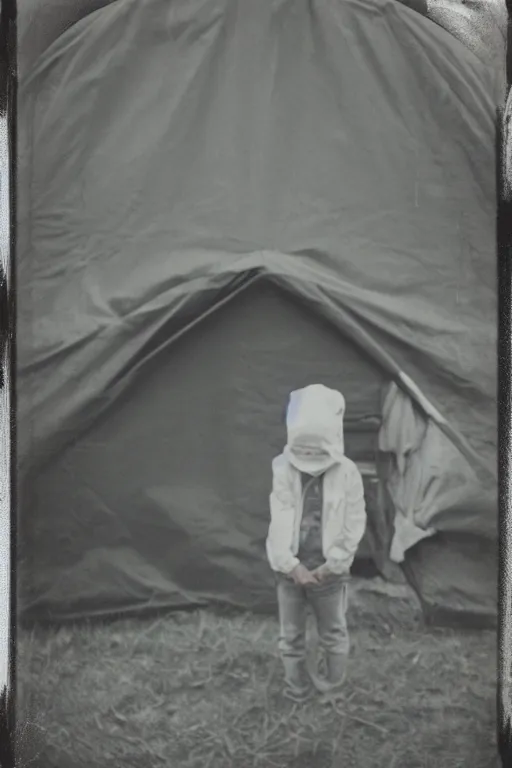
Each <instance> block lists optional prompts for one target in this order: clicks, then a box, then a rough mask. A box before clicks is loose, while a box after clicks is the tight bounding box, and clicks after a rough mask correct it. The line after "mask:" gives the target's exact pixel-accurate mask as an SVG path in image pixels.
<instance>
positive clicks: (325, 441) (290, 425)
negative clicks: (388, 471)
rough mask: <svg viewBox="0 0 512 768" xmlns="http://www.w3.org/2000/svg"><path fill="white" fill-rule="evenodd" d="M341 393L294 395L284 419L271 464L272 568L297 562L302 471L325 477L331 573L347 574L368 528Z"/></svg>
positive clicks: (314, 388)
mask: <svg viewBox="0 0 512 768" xmlns="http://www.w3.org/2000/svg"><path fill="white" fill-rule="evenodd" d="M344 414H345V400H344V398H343V396H342V395H341V393H339V392H336V391H335V390H332V389H328V388H327V387H324V386H323V385H322V384H313V385H311V386H309V387H306V388H305V389H301V390H297V391H296V392H292V393H291V395H290V402H289V406H288V411H287V417H286V422H287V423H286V426H287V432H288V441H287V444H286V447H285V449H284V451H283V453H282V454H281V455H279V456H277V457H276V458H275V459H274V461H273V462H272V493H271V495H270V526H269V531H268V536H267V542H266V548H267V557H268V561H269V563H270V567H271V568H272V570H274V571H277V572H280V573H285V574H287V573H290V572H291V571H292V570H293V569H294V568H295V567H296V566H297V565H298V564H299V560H298V558H297V553H298V550H299V534H300V525H301V520H302V512H303V494H302V478H301V472H306V473H308V474H311V475H319V474H324V480H323V510H322V550H323V556H324V558H325V561H326V564H327V567H328V568H329V570H330V571H331V572H332V573H335V574H341V573H346V572H347V571H348V570H349V569H350V566H351V565H352V562H353V560H354V556H355V554H356V551H357V548H358V546H359V543H360V541H361V539H362V537H363V535H364V531H365V527H366V508H365V501H364V490H363V480H362V477H361V474H360V472H359V470H358V469H357V467H356V465H355V464H354V462H353V461H351V460H350V459H349V458H347V457H346V456H345V452H344V440H343V417H344Z"/></svg>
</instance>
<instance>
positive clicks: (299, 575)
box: [291, 563, 318, 587]
mask: <svg viewBox="0 0 512 768" xmlns="http://www.w3.org/2000/svg"><path fill="white" fill-rule="evenodd" d="M291 576H292V579H293V580H294V582H295V583H296V584H298V585H299V586H301V587H305V586H307V585H308V584H318V580H317V578H316V576H315V574H314V573H311V571H310V570H308V569H307V568H306V566H305V565H302V563H299V564H298V565H297V566H296V567H295V568H294V569H293V571H292V573H291Z"/></svg>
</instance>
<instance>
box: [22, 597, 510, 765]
mask: <svg viewBox="0 0 512 768" xmlns="http://www.w3.org/2000/svg"><path fill="white" fill-rule="evenodd" d="M349 623H350V624H351V627H352V641H353V649H352V656H351V664H350V670H349V674H348V679H347V682H346V689H345V695H344V698H343V699H342V700H340V701H338V702H333V701H329V700H322V699H321V698H318V699H317V700H314V701H313V702H311V703H310V704H308V705H306V706H304V707H293V706H291V705H290V704H288V703H287V702H286V701H284V700H283V699H282V696H281V667H280V662H279V659H278V657H277V653H276V633H277V623H276V620H275V619H274V618H261V617H257V616H251V615H249V614H231V615H229V614H222V613H214V612H207V611H195V612H192V613H186V612H183V613H175V614H173V615H170V616H166V617H162V618H159V619H157V620H152V621H120V622H115V623H113V624H110V625H89V626H83V625H82V626H79V627H78V626H76V627H64V628H61V629H60V630H58V631H51V630H42V629H39V630H37V631H32V632H30V633H25V634H23V635H22V637H21V638H20V657H19V676H20V702H19V713H20V714H19V719H20V729H21V730H20V739H19V742H20V761H19V765H20V768H24V766H26V765H32V766H34V768H36V767H37V768H39V766H41V768H46V766H48V767H50V766H54V767H55V768H94V766H102V767H103V766H105V767H108V768H117V766H119V768H121V767H122V768H128V767H129V766H134V768H135V767H136V768H146V766H147V768H159V766H172V768H196V766H197V768H203V767H204V768H340V766H343V768H352V767H353V768H361V766H364V767H365V768H383V767H384V766H385V768H490V767H491V766H493V765H495V764H496V763H495V743H494V728H495V726H494V723H495V710H494V700H495V676H496V675H495V636H494V634H493V633H489V632H481V633H473V634H470V633H456V632H449V631H427V630H425V629H424V628H423V627H422V625H421V620H420V618H419V616H418V610H417V606H416V605H415V603H414V602H413V601H411V600H410V599H403V598H394V599H390V598H389V597H386V596H385V595H382V594H374V593H369V592H366V591H360V592H359V593H358V594H356V596H355V599H354V601H353V605H352V607H351V610H350V617H349Z"/></svg>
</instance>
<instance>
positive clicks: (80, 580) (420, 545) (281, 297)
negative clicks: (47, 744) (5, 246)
mask: <svg viewBox="0 0 512 768" xmlns="http://www.w3.org/2000/svg"><path fill="white" fill-rule="evenodd" d="M81 15H82V14H81ZM83 16H84V17H83V18H81V20H80V21H77V22H76V23H74V24H72V25H71V26H70V27H69V28H68V29H67V31H65V32H64V33H63V34H61V35H60V36H58V37H57V38H56V39H54V40H53V42H52V43H51V44H50V45H49V47H47V48H45V50H44V51H43V52H42V53H41V55H40V57H39V58H38V59H37V61H35V62H33V65H32V66H31V68H30V71H29V72H27V73H26V75H25V76H24V78H23V81H22V83H21V88H20V96H19V98H20V110H21V114H20V121H19V122H20V123H21V124H22V125H23V126H26V130H25V131H24V132H23V133H22V135H21V136H20V142H19V144H20V166H21V167H20V171H19V179H20V195H21V201H20V223H19V228H20V232H21V233H22V234H21V237H20V247H19V255H18V259H19V262H18V269H19V275H18V280H19V286H20V288H19V296H18V307H19V325H18V345H19V350H18V364H19V376H18V391H19V393H18V398H19V420H18V423H19V437H20V445H19V455H20V467H21V469H22V484H21V488H20V532H21V538H22V542H21V551H22V556H23V563H24V565H23V569H22V575H23V588H22V609H23V611H24V613H25V615H26V616H31V617H33V618H54V619H65V618H71V617H76V616H83V615H92V614H98V613H101V614H112V613H115V612H119V611H124V610H136V609H141V608H145V607H146V608H147V607H163V606H167V607H168V606H176V605H184V604H188V603H190V602H197V601H207V600H223V601H227V602H230V603H233V604H237V605H243V606H246V607H251V608H253V609H266V608H268V607H270V606H271V604H272V600H273V590H272V579H271V575H270V573H269V571H268V568H267V566H266V563H265V560H264V551H263V542H264V537H265V534H266V526H267V520H268V510H267V505H268V491H269V481H270V461H271V458H272V456H273V455H274V454H275V453H276V452H277V451H279V450H280V448H281V446H282V441H283V436H284V431H283V424H282V417H283V411H284V406H285V402H286V396H287V394H288V392H289V391H290V390H291V389H294V388H296V387H299V386H303V385H305V384H307V383H312V382H314V381H322V382H324V383H325V384H327V385H330V386H335V387H338V388H340V389H341V390H342V391H343V392H344V394H345V395H346V398H347V408H348V410H347V416H348V421H347V432H348V434H347V451H348V453H349V454H350V455H352V456H353V457H354V458H355V459H356V460H357V461H359V462H360V464H361V466H362V467H363V469H365V473H366V475H365V476H366V483H367V494H368V502H369V507H370V512H371V515H370V518H371V519H370V530H369V532H368V536H367V538H366V540H365V544H364V547H363V550H362V552H361V553H360V554H361V556H365V557H372V558H373V560H374V561H375V563H376V564H377V566H378V567H379V568H380V569H381V570H385V569H386V557H387V555H389V554H391V557H392V558H393V559H394V560H395V561H397V562H398V561H402V562H403V564H404V567H405V571H406V573H407V576H408V578H409V579H410V580H411V582H412V583H413V584H414V586H415V587H416V589H417V590H418V593H419V594H420V596H421V598H422V600H423V603H424V607H425V610H426V612H427V615H429V616H430V617H431V618H432V619H437V620H441V619H443V618H446V617H448V616H449V617H451V618H452V619H453V618H454V617H456V618H458V619H459V620H463V619H464V620H471V621H473V622H477V623H483V622H485V621H493V620H494V614H495V606H496V597H495V562H496V561H495V553H494V549H495V543H496V507H495V485H496V469H495V449H496V417H495V368H496V351H495V335H496V318H495V304H496V301H495V299H496V286H495V235H494V228H495V198H494V194H495V178H494V168H495V163H494V117H495V107H496V99H497V96H496V92H497V90H496V72H497V71H498V69H497V68H495V67H492V66H490V65H489V64H488V63H486V62H485V61H482V60H481V59H480V58H479V57H478V56H476V55H475V53H474V52H472V51H470V50H468V48H467V47H466V46H465V45H463V44H462V43H461V42H459V41H457V40H456V39H455V38H454V36H453V35H451V34H449V33H448V32H446V31H445V30H443V29H442V28H441V27H440V26H438V25H436V24H434V23H433V22H432V21H430V20H429V19H428V18H426V17H425V16H424V15H422V14H421V13H419V12H417V11H415V10H414V9H413V8H409V7H405V6H404V5H402V4H398V3H395V2H383V0H372V1H371V2H370V1H369V0H350V1H348V0H343V1H342V0H339V2H336V3H333V2H331V1H329V2H327V0H315V2H313V3H312V2H306V1H305V0H304V1H302V0H298V1H295V2H293V3H291V2H284V0H283V2H270V1H269V2H260V3H258V4H255V3H252V2H251V1H250V0H244V1H243V2H242V1H241V0H238V1H237V2H235V1H234V0H194V1H193V2H190V0H187V2H185V0H173V2H169V1H168V0H145V1H144V2H141V0H138V1H137V2H135V0H123V2H120V1H119V0H118V1H117V2H115V3H112V4H110V5H108V6H106V7H104V8H102V9H100V10H97V11H96V12H94V13H92V14H90V15H87V14H83ZM50 37H51V36H50ZM22 39H23V37H22ZM377 477H378V478H379V479H380V482H377ZM36 542H37V544H36Z"/></svg>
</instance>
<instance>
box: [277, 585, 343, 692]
mask: <svg viewBox="0 0 512 768" xmlns="http://www.w3.org/2000/svg"><path fill="white" fill-rule="evenodd" d="M347 587H348V585H347V582H346V580H343V579H340V578H339V577H336V576H331V577H329V578H328V579H327V580H326V581H325V582H324V583H323V584H318V585H314V586H307V587H301V586H298V585H297V584H295V583H294V582H293V580H292V579H291V578H289V577H286V576H281V575H279V576H278V578H277V601H278V607H279V625H280V632H279V652H280V655H281V659H282V661H283V666H284V674H285V682H286V685H287V688H288V690H289V691H290V692H291V693H292V694H293V695H296V696H302V695H304V694H306V693H307V691H308V690H309V689H310V688H311V679H310V676H309V673H308V671H307V665H306V621H307V612H308V610H311V611H312V613H313V616H314V618H315V620H316V626H317V631H318V639H319V645H320V648H321V649H322V650H323V651H324V654H325V660H326V670H327V681H326V682H327V683H328V685H330V686H332V687H335V686H336V685H337V684H339V683H340V682H342V679H343V676H344V669H345V663H346V658H347V656H348V652H349V648H350V641H349V635H348V629H347V621H346V610H347Z"/></svg>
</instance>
